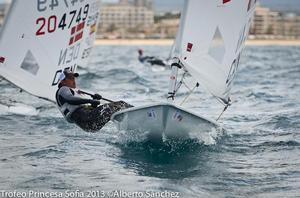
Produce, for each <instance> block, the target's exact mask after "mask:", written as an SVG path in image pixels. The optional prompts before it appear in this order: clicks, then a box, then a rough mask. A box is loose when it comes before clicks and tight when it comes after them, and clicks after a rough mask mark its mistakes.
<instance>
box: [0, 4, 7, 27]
mask: <svg viewBox="0 0 300 198" xmlns="http://www.w3.org/2000/svg"><path fill="white" fill-rule="evenodd" d="M5 11H6V5H5V4H0V27H1V26H2V24H3V22H4V16H5Z"/></svg>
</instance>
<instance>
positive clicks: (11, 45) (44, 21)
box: [0, 0, 100, 101]
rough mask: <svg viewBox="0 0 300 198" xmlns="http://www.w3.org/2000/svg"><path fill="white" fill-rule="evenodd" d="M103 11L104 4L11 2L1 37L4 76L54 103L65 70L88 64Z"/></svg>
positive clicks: (0, 60)
mask: <svg viewBox="0 0 300 198" xmlns="http://www.w3.org/2000/svg"><path fill="white" fill-rule="evenodd" d="M99 8H100V2H99V0H84V1H71V0H64V1H57V0H55V1H53V0H45V1H37V0H26V1H25V0H14V1H12V3H11V7H10V10H9V12H8V15H7V17H6V20H5V22H4V26H3V28H2V32H1V33H0V75H1V76H3V77H4V78H6V79H7V80H8V81H10V82H12V83H14V84H15V85H17V86H18V87H20V88H22V89H24V90H25V91H27V92H29V93H31V94H33V95H35V96H38V97H40V98H44V99H48V100H51V101H54V100H55V91H56V89H57V82H58V76H59V75H60V73H61V72H62V70H63V69H64V68H71V69H73V70H75V69H76V67H77V66H78V65H80V66H85V65H86V64H87V58H88V57H89V54H90V52H91V48H92V46H93V42H94V39H95V34H96V29H97V23H98V19H99Z"/></svg>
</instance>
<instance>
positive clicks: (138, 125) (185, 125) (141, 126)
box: [111, 103, 221, 138]
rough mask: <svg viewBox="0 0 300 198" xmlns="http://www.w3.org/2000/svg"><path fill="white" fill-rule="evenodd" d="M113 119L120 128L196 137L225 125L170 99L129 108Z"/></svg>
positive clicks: (163, 134) (159, 134)
mask: <svg viewBox="0 0 300 198" xmlns="http://www.w3.org/2000/svg"><path fill="white" fill-rule="evenodd" d="M111 119H112V121H113V122H115V123H116V124H117V126H118V128H119V129H120V130H126V131H128V130H134V131H140V132H148V133H149V134H150V135H151V136H157V137H162V136H164V137H168V138H169V137H171V138H173V137H175V138H178V137H179V138H193V137H199V135H200V136H202V135H205V134H206V133H211V132H213V131H216V130H220V129H221V127H220V126H219V124H218V123H216V122H214V121H212V120H209V119H206V118H203V117H201V116H199V115H196V114H194V113H191V112H189V111H187V110H184V109H182V108H180V107H177V106H175V105H173V104H169V103H158V104H152V105H145V106H141V107H134V108H130V109H126V110H123V111H120V112H117V113H115V114H113V115H112V118H111Z"/></svg>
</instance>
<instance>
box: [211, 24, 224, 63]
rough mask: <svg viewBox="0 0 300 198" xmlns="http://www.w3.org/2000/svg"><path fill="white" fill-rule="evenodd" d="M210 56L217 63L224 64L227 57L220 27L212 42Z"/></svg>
mask: <svg viewBox="0 0 300 198" xmlns="http://www.w3.org/2000/svg"><path fill="white" fill-rule="evenodd" d="M208 54H209V55H210V56H211V57H212V58H214V59H215V60H216V61H217V62H219V63H222V62H223V58H224V55H225V45H224V40H223V37H222V35H221V32H220V29H219V27H217V29H216V31H215V34H214V37H213V40H212V42H211V45H210V48H209V51H208Z"/></svg>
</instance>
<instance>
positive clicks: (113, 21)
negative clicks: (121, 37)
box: [99, 0, 154, 32]
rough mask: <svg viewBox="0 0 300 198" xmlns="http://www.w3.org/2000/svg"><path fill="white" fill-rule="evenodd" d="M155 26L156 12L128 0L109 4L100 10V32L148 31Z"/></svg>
mask: <svg viewBox="0 0 300 198" xmlns="http://www.w3.org/2000/svg"><path fill="white" fill-rule="evenodd" d="M153 24H154V12H153V10H152V9H149V8H147V7H145V6H142V5H138V6H135V5H132V4H129V3H128V1H126V0H121V1H120V2H119V4H108V5H105V6H103V7H102V9H101V10H100V24H99V28H100V32H114V31H123V32H124V31H130V30H134V31H137V32H138V31H147V29H149V28H152V27H153Z"/></svg>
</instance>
